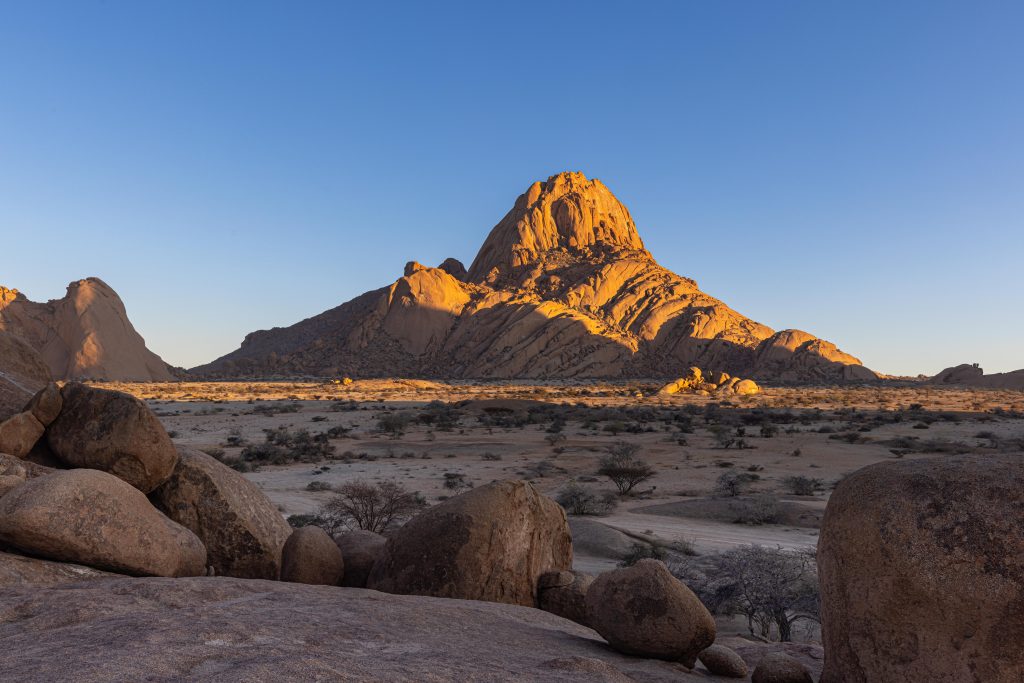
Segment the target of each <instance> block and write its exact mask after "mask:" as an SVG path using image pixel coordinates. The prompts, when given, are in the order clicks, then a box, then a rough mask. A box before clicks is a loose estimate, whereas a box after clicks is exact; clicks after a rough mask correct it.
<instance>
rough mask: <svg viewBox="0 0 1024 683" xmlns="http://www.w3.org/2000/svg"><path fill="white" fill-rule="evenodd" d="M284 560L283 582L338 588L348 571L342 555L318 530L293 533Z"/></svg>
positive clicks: (285, 549) (298, 530) (330, 540)
mask: <svg viewBox="0 0 1024 683" xmlns="http://www.w3.org/2000/svg"><path fill="white" fill-rule="evenodd" d="M281 558H282V559H281V580H282V581H291V582H293V583H308V584H313V585H319V586H337V585H338V582H340V581H341V577H342V574H343V573H344V571H345V562H344V560H343V558H342V556H341V551H340V550H339V549H338V546H337V545H335V543H334V540H333V539H332V538H331V537H330V536H328V535H327V532H326V531H324V530H323V529H321V528H320V527H318V526H304V527H302V528H300V529H296V530H295V531H293V532H292V535H291V536H289V537H288V541H287V542H286V543H285V544H284V550H283V551H282V553H281Z"/></svg>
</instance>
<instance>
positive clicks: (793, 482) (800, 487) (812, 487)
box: [782, 474, 825, 496]
mask: <svg viewBox="0 0 1024 683" xmlns="http://www.w3.org/2000/svg"><path fill="white" fill-rule="evenodd" d="M782 485H783V486H784V487H785V489H786V490H787V491H789V492H790V493H792V494H793V495H796V496H813V495H814V494H815V493H817V492H818V491H820V490H821V489H823V488H824V487H825V484H824V482H822V480H821V479H815V478H813V477H805V476H804V475H802V474H798V475H795V476H792V477H786V478H785V479H783V480H782Z"/></svg>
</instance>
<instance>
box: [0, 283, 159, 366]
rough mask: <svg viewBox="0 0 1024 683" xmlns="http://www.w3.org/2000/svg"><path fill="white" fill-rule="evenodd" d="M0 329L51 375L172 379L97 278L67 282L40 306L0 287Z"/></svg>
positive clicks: (117, 299)
mask: <svg viewBox="0 0 1024 683" xmlns="http://www.w3.org/2000/svg"><path fill="white" fill-rule="evenodd" d="M0 331H2V332H9V333H13V334H15V335H18V336H19V337H21V338H22V339H24V340H25V341H26V342H28V344H29V345H30V346H31V347H32V348H34V349H36V350H38V351H39V353H40V354H41V355H42V357H43V360H44V361H45V362H46V365H47V366H48V367H49V369H50V373H51V374H52V375H53V377H54V378H56V379H107V380H120V381H135V382H150V381H158V382H167V381H171V380H172V379H174V377H173V376H172V374H171V371H170V368H168V366H167V364H166V363H164V362H163V361H162V360H160V357H159V356H157V355H156V354H155V353H153V352H152V351H150V350H149V349H147V348H146V342H145V341H144V340H143V339H142V337H141V336H139V333H138V332H136V331H135V328H134V327H132V324H131V322H129V320H128V314H127V312H126V311H125V308H124V303H123V302H122V301H121V298H120V297H119V296H118V295H117V293H116V292H115V291H114V290H113V289H111V288H110V287H109V286H108V285H107V284H106V283H104V282H103V281H102V280H100V279H98V278H94V277H93V278H87V279H85V280H79V281H78V282H72V283H71V284H69V285H68V291H67V294H66V295H65V296H64V298H63V299H55V300H53V301H48V302H46V303H44V304H43V303H36V302H34V301H29V300H28V299H27V298H25V296H24V295H23V294H21V293H20V292H18V291H17V290H14V289H5V288H3V287H0Z"/></svg>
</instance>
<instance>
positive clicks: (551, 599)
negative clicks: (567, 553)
mask: <svg viewBox="0 0 1024 683" xmlns="http://www.w3.org/2000/svg"><path fill="white" fill-rule="evenodd" d="M593 582H594V577H593V576H591V575H589V574H584V573H583V572H570V571H562V572H550V573H548V574H544V575H543V576H541V577H540V581H539V582H538V589H539V592H540V594H539V597H538V606H539V607H540V608H541V609H542V610H544V611H545V612H551V613H552V614H557V615H558V616H560V617H565V618H566V619H569V620H570V621H575V622H576V623H577V624H583V625H584V626H587V625H588V622H587V590H588V589H589V588H590V584H592V583H593Z"/></svg>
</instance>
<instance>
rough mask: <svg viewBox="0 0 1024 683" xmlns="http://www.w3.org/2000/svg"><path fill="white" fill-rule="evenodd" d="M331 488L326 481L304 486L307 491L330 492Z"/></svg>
mask: <svg viewBox="0 0 1024 683" xmlns="http://www.w3.org/2000/svg"><path fill="white" fill-rule="evenodd" d="M332 488H333V487H332V486H331V485H330V484H328V483H327V482H326V481H311V482H309V483H308V484H306V490H307V491H330V490H331V489H332Z"/></svg>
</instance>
